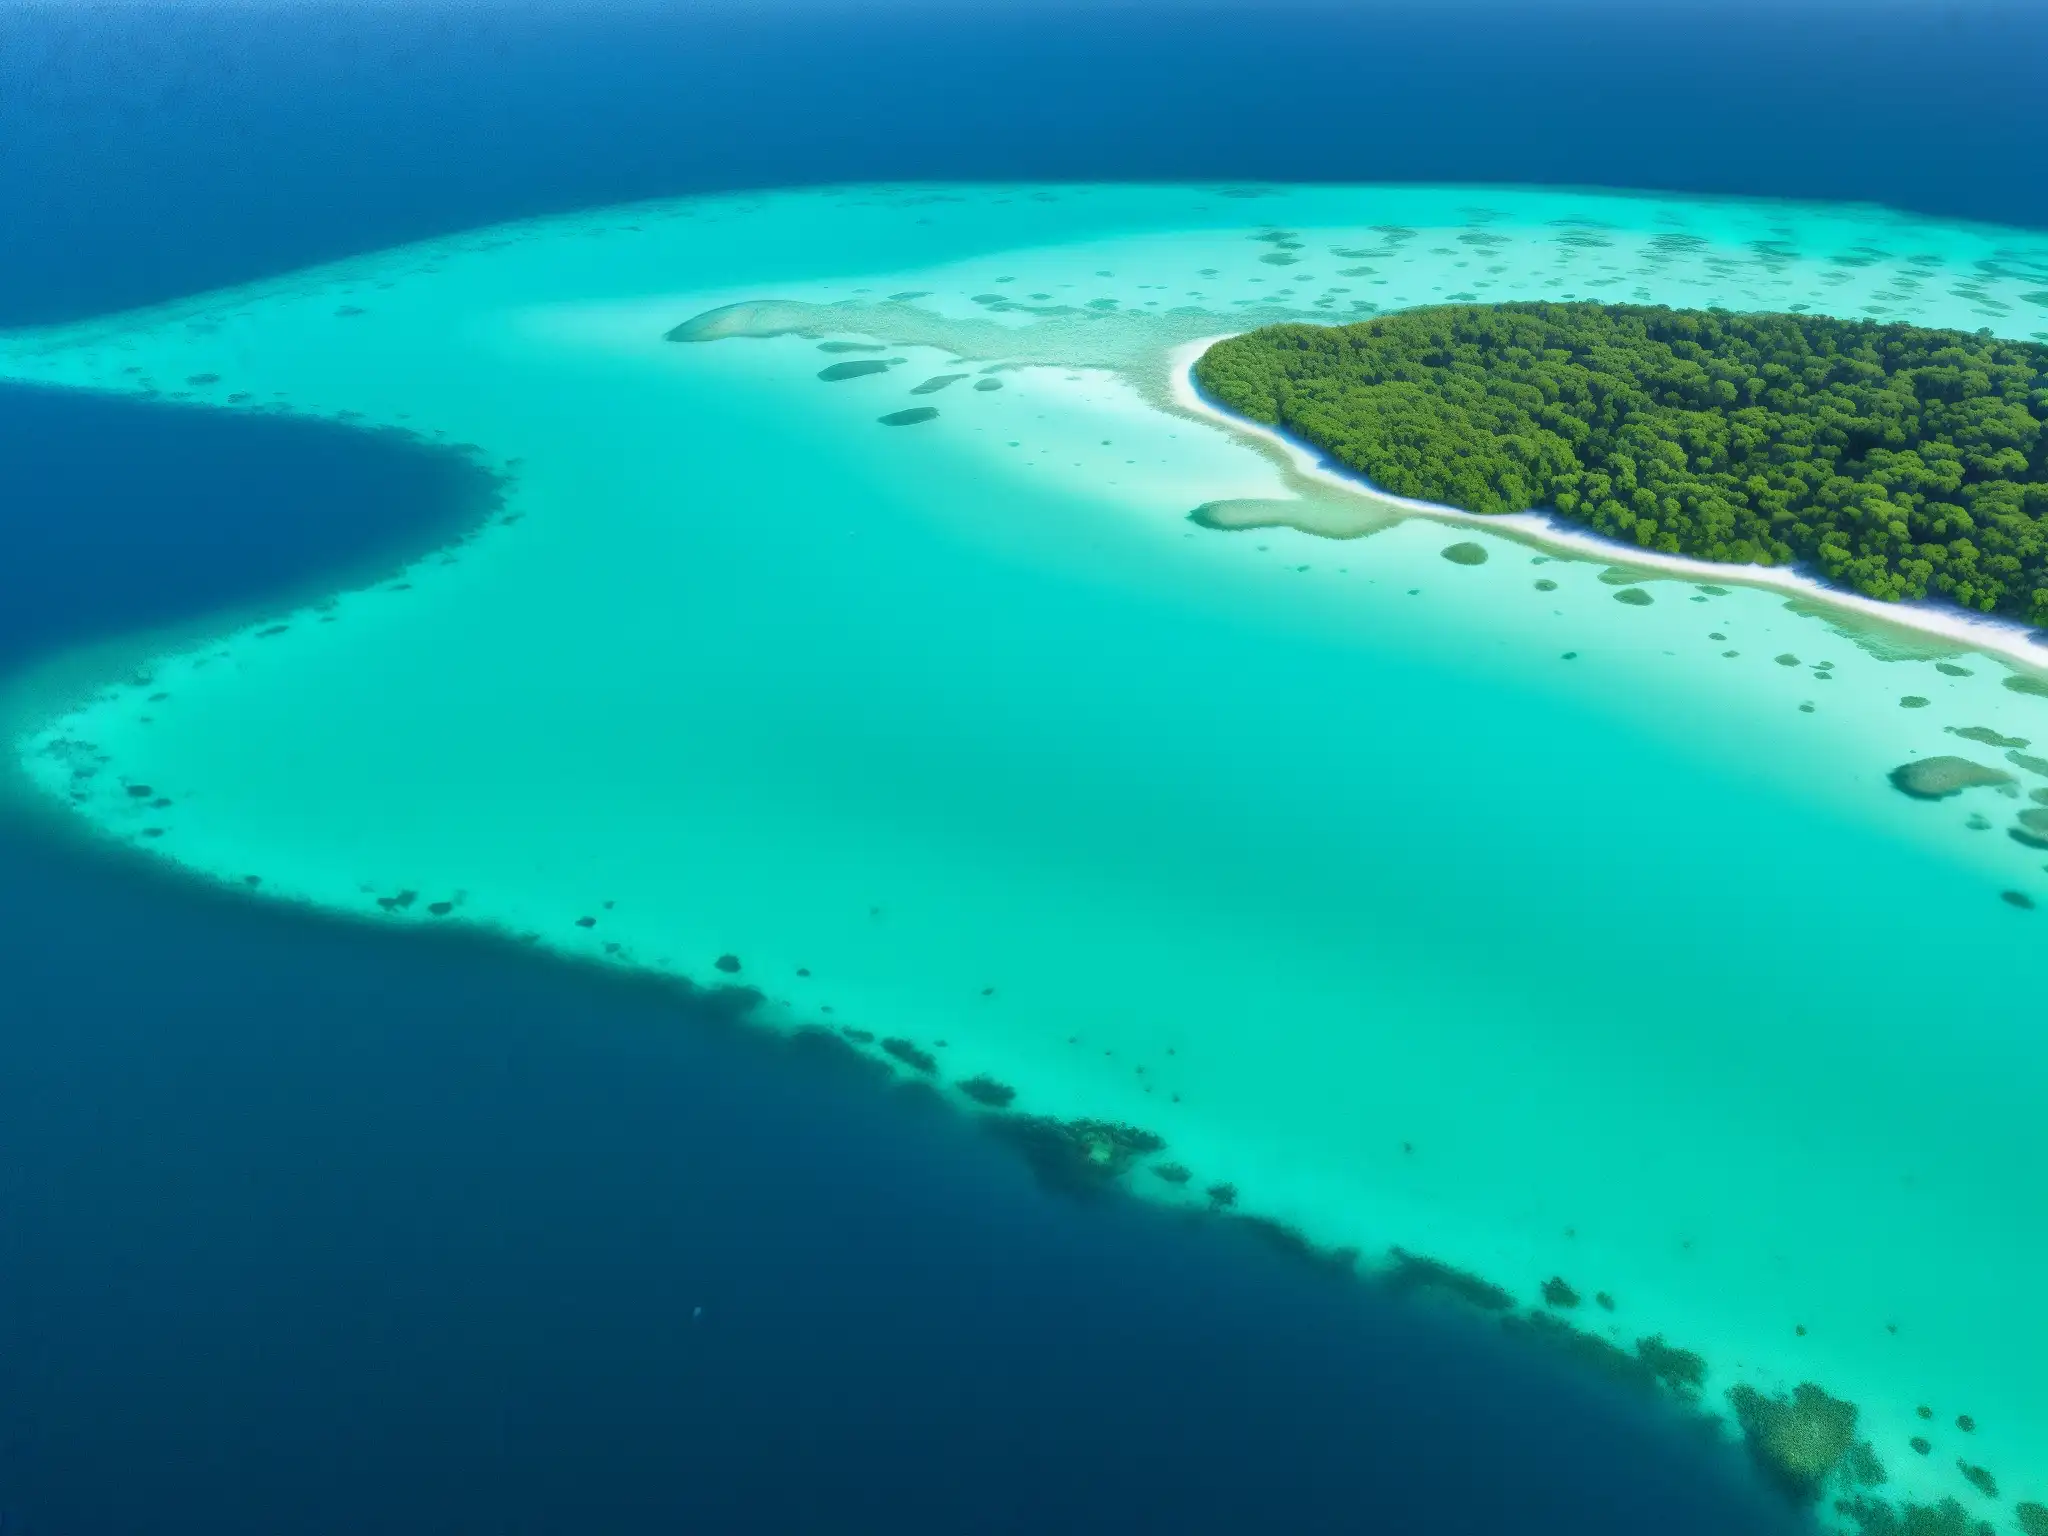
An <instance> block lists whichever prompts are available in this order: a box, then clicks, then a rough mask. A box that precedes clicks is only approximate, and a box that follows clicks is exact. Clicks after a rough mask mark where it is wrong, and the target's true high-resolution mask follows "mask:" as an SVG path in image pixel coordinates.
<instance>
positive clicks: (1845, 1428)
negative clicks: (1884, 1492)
mask: <svg viewBox="0 0 2048 1536" xmlns="http://www.w3.org/2000/svg"><path fill="white" fill-rule="evenodd" d="M1728 1401H1729V1403H1730V1404H1731V1405H1732V1406H1733V1407H1734V1409H1735V1419H1736V1422H1737V1423H1738V1424H1740V1425H1741V1426H1742V1435H1743V1439H1744V1441H1745V1443H1746V1444H1747V1445H1748V1447H1749V1452H1750V1455H1751V1456H1752V1457H1754V1458H1755V1460H1756V1463H1757V1465H1758V1466H1759V1467H1760V1468H1761V1469H1762V1470H1763V1472H1764V1474H1765V1475H1766V1476H1767V1477H1769V1478H1770V1479H1771V1480H1772V1481H1773V1482H1774V1483H1776V1484H1777V1485H1778V1486H1780V1487H1782V1488H1783V1489H1784V1490H1785V1491H1786V1492H1787V1493H1789V1494H1791V1495H1792V1496H1793V1497H1795V1498H1797V1499H1800V1500H1802V1501H1805V1500H1812V1499H1816V1498H1818V1497H1819V1496H1820V1493H1821V1490H1822V1488H1823V1487H1824V1486H1825V1485H1826V1483H1827V1480H1828V1478H1829V1477H1830V1476H1831V1475H1832V1474H1833V1473H1834V1471H1835V1469H1836V1468H1837V1467H1839V1466H1840V1465H1841V1464H1842V1461H1843V1459H1844V1458H1845V1457H1847V1456H1848V1454H1849V1448H1850V1447H1851V1446H1852V1445H1854V1444H1855V1443H1856V1405H1855V1404H1854V1403H1848V1402H1844V1401H1843V1400H1842V1399H1840V1398H1838V1397H1830V1396H1829V1395H1828V1394H1827V1393H1826V1392H1824V1391H1823V1390H1821V1388H1819V1387H1817V1386H1815V1385H1814V1384H1813V1383H1812V1382H1810V1381H1807V1382H1801V1383H1800V1384H1799V1385H1798V1386H1797V1387H1795V1388H1794V1389H1793V1391H1792V1395H1791V1396H1790V1397H1784V1396H1778V1397H1765V1396H1764V1395H1763V1394H1762V1393H1761V1392H1759V1391H1757V1390H1756V1389H1755V1388H1754V1387H1750V1386H1739V1387H1736V1388H1734V1389H1733V1390H1731V1391H1730V1392H1729V1394H1728Z"/></svg>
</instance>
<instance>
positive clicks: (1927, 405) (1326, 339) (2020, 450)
mask: <svg viewBox="0 0 2048 1536" xmlns="http://www.w3.org/2000/svg"><path fill="white" fill-rule="evenodd" d="M1194 376H1195V381H1196V383H1197V384H1198V385H1199V386H1200V387H1201V389H1202V390H1203V392H1204V393H1205V394H1207V395H1208V396H1209V397H1210V398H1212V399H1213V400H1215V401H1216V402H1217V403H1218V404H1220V405H1222V406H1224V407H1226V408H1228V409H1229V410H1232V411H1234V412H1236V413H1238V414H1239V415H1242V416H1245V417H1247V418H1249V419H1251V420H1253V421H1256V422H1260V423H1262V424H1264V425H1266V426H1272V427H1277V428H1280V429H1281V430H1283V431H1285V432H1288V433H1289V434H1291V435H1293V436H1295V437H1298V438H1300V439H1302V440H1304V441H1306V442H1308V443H1311V444H1313V445H1314V446H1316V447H1318V448H1320V449H1322V450H1323V451H1325V452H1327V453H1328V454H1330V455H1331V456H1332V457H1333V458H1335V459H1336V460H1338V461H1339V462H1340V463H1342V464H1344V465H1346V466H1348V467H1349V468H1351V469H1354V470H1356V471H1358V472H1359V473H1361V474H1363V475H1365V476H1366V477H1367V478H1368V479H1370V480H1372V481H1373V482H1374V483H1375V484H1377V485H1380V486H1382V487H1384V488H1385V489H1387V490H1389V491H1393V492H1395V493H1396V494H1399V495H1403V496H1412V497H1417V498H1420V499H1423V500H1428V501H1434V502H1440V503H1443V504H1445V505H1448V506H1454V507H1459V508H1462V509H1464V510H1466V511H1471V512H1489V513H1503V512H1519V511H1525V510H1530V509H1539V510H1552V511H1555V512H1556V513H1557V514H1559V515H1560V516H1562V517H1563V518H1565V519H1567V520H1568V521H1571V522H1574V523H1579V524H1583V525H1584V526H1586V527H1589V528H1592V529H1594V530H1596V531H1598V532H1600V533H1602V534H1605V535H1607V536H1609V537H1611V538H1616V539H1621V540H1625V541H1627V542H1630V543H1633V544H1636V545H1638V546H1640V547H1642V548H1644V549H1650V550H1657V551H1661V552H1664V553H1668V554H1678V555H1691V556H1696V557H1699V558H1702V559H1708V560H1719V561H1727V562H1730V563H1734V564H1759V565H1789V564H1802V565H1808V566H1811V567H1812V568H1813V569H1814V570H1815V572H1816V573H1817V574H1820V575H1822V576H1825V577H1826V578H1827V579H1829V580H1831V581H1834V582H1836V583H1838V584H1839V585H1842V586H1844V587H1847V588H1850V589H1852V590H1854V591H1857V592H1861V593H1864V594H1866V595H1868V596H1871V597H1877V598H1883V599H1890V600H1899V599H1909V598H1937V599H1946V600H1949V601H1953V602H1955V603H1957V604H1959V605H1961V606H1963V607H1965V608H1969V609H1973V610H1976V611H1979V612H1984V613H2000V614H2004V615H2007V616H2010V617H2013V618H2017V619H2021V620H2025V621H2027V622H2030V623H2034V624H2048V430H2044V428H2048V346H2043V345H2039V344H2036V343H2032V342H2018V341H2006V340H2002V339H1999V338H1996V337H1993V336H1991V335H1990V334H1988V333H1987V332H1981V331H1980V332H1975V333H1971V332H1966V331H1949V330H1933V329H1927V328H1924V327H1920V326H1912V325H1901V324H1879V323H1877V322H1875V321H1869V320H1842V319H1836V318H1833V317H1830V316H1825V315H1794V314H1734V313H1728V312H1725V311H1721V310H1679V309H1671V308H1668V307H1665V306H1662V305H1654V306H1653V305H1604V304H1594V303H1556V304H1552V303H1517V304H1455V305H1442V306H1432V307H1430V308H1426V309H1417V310H1408V311H1404V312H1401V313H1398V314H1392V315H1384V316H1380V317H1377V318H1375V319H1371V320H1366V321H1362V322H1359V323H1357V324H1354V325H1345V326H1317V325H1306V324H1284V325H1274V326H1267V327H1265V328H1263V329H1260V330H1256V331H1250V332H1247V333H1246V334H1244V335H1242V336H1236V337H1232V338H1230V339H1228V340H1226V341H1221V342H1218V343H1216V344H1215V345H1214V346H1212V347H1210V348H1209V350H1208V351H1207V352H1205V353H1204V354H1203V355H1202V357H1201V358H1200V359H1199V360H1198V361H1197V362H1196V364H1195V371H1194Z"/></svg>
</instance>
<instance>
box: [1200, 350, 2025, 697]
mask: <svg viewBox="0 0 2048 1536" xmlns="http://www.w3.org/2000/svg"><path fill="white" fill-rule="evenodd" d="M1243 334H1244V333H1243V332H1241V331H1231V332H1226V333H1224V334H1221V335H1216V336H1208V337H1204V338H1202V339H1201V340H1199V341H1191V342H1188V343H1186V344H1184V345H1182V346H1179V347H1176V348H1174V349H1173V350H1172V351H1171V352H1169V353H1168V354H1167V387H1168V391H1169V393H1170V394H1171V396H1172V399H1173V403H1174V404H1175V405H1176V406H1179V407H1181V408H1182V409H1184V410H1188V411H1193V412H1195V413H1196V414H1198V415H1200V416H1201V417H1203V418H1204V419H1206V420H1209V421H1213V422H1216V423H1218V424H1219V425H1221V426H1224V427H1227V428H1229V429H1230V430H1232V431H1234V432H1239V433H1243V434H1245V435H1247V436H1251V437H1256V438H1258V439H1261V440H1262V441H1265V442H1268V443H1271V444H1272V445H1273V446H1275V447H1277V448H1279V449H1280V450H1281V451H1282V452H1284V453H1285V454H1286V455H1287V457H1288V461H1289V462H1290V463H1291V464H1292V465H1293V466H1294V468H1295V469H1296V470H1297V471H1299V472H1300V473H1301V474H1303V475H1305V476H1307V477H1308V478H1309V479H1311V480H1314V481H1316V482H1317V483H1318V484H1321V485H1327V486H1331V487H1333V488H1335V489H1338V490H1342V491H1348V492H1350V493H1351V494H1352V495H1355V496H1358V497H1361V498H1363V499H1366V500H1370V501H1374V502H1378V503H1380V504H1381V505H1383V506H1385V507H1388V508H1390V509H1392V510H1394V511H1397V512H1401V513H1404V514H1408V515H1412V516H1420V517H1428V518H1433V519H1435V520H1437V521H1438V522H1446V523H1456V524H1459V525H1461V526H1464V527H1474V528H1511V529H1513V530H1514V531H1515V532H1517V533H1521V534H1524V535H1526V536H1528V537H1529V538H1530V539H1532V540H1534V541H1535V542H1537V543H1540V544H1543V545H1546V546H1549V547H1551V548H1554V549H1558V550H1562V551H1567V552H1569V553H1571V554H1575V555H1589V556H1594V557H1597V558H1599V559H1603V560H1606V561H1608V562H1610V563H1611V564H1615V565H1632V566H1640V567H1642V568H1644V569H1646V570H1653V571H1660V572H1663V573H1666V574H1669V575H1672V576H1685V577H1691V578H1695V579H1699V580H1705V581H1711V582H1716V583H1721V582H1725V583H1727V584H1729V585H1731V586H1738V585H1739V586H1749V587H1763V588H1768V589H1769V590H1771V591H1774V592H1782V593H1784V594H1785V595H1786V596H1788V597H1798V598H1806V599H1810V600H1812V601H1814V602H1816V603H1820V604H1823V605H1825V606H1827V607H1830V608H1837V609H1840V610H1842V611H1843V612H1844V613H1845V614H1849V615H1854V616H1855V617H1856V618H1859V619H1873V620H1876V621H1878V622H1880V623H1886V624H1891V625H1895V626H1896V627H1898V628H1900V629H1904V630H1909V631H1911V632H1913V633H1914V634H1916V635H1922V636H1928V637H1931V638H1933V639H1936V640H1940V641H1944V642H1947V643H1949V644H1953V645H1956V646H1959V647H1962V648H1964V649H1968V650H1973V651H1979V652H1982V653H1983V654H1985V655H1988V656H1995V657H1998V658H1999V659H2000V660H2003V661H2007V662H2012V663H2017V664H2018V665H2020V666H2022V667H2026V668H2028V669H2031V670H2032V671H2035V672H2038V673H2043V674H2048V639H2036V638H2034V636H2035V633H2036V632H2035V631H2034V630H2032V629H2030V628H2028V627H2027V626H2026V625H2023V624H2020V623H2019V622H2017V621H2016V620H2012V619H2001V618H1994V617H1992V616H1990V615H1988V614H1987V615H1984V616H1982V617H1976V616H1973V615H1971V614H1969V613H1967V612H1966V611H1964V610H1963V609H1961V608H1953V607H1940V606H1936V605H1934V604H1930V603H1919V602H1915V603H1893V602H1886V601H1885V600H1883V599H1882V598H1875V597H1865V596H1863V595H1862V594H1861V593H1857V592H1845V591H1843V590H1842V589H1841V588H1840V587H1834V586H1830V585H1828V584H1827V583H1826V582H1823V581H1820V580H1818V579H1817V578H1815V577H1812V576H1807V575H1803V574H1801V573H1799V572H1798V571H1794V570H1791V569H1788V568H1786V567H1783V566H1766V565H1727V564H1724V563H1721V562H1719V561H1714V560H1700V559H1696V558H1694V557H1693V556H1690V555H1667V554H1664V553H1662V552H1660V551H1657V550H1648V549H1639V548H1637V547H1635V546H1633V545H1628V544H1623V543H1620V542H1619V541H1617V540H1614V539H1609V538H1607V537H1605V536H1604V535H1602V534H1598V533H1594V532H1592V531H1590V530H1588V529H1583V528H1579V527H1576V526H1575V525H1573V524H1570V523H1566V522H1564V521H1563V520H1562V519H1561V518H1559V517H1557V516H1556V515H1555V514H1552V513H1544V512H1505V513H1498V512H1467V511H1465V510H1464V509H1462V508H1460V507H1450V506H1444V505H1442V504H1440V503H1438V502H1433V501H1422V500H1419V499H1417V498H1415V497H1412V496H1397V495H1395V494H1394V493H1393V492H1392V491H1387V490H1382V489H1381V488H1380V487H1378V486H1376V485H1374V484H1373V483H1372V482H1371V481H1370V480H1367V479H1366V478H1365V477H1364V476H1363V475H1361V474H1359V473H1357V472H1356V471H1355V470H1351V469H1346V468H1344V467H1343V466H1341V465H1339V464H1337V463H1336V462H1335V461H1334V460H1333V459H1331V458H1330V457H1329V456H1328V455H1327V454H1325V453H1323V452H1322V451H1321V450H1320V449H1318V448H1315V447H1312V446H1311V445H1309V444H1308V443H1305V442H1303V441H1301V440H1300V439H1299V438H1295V437H1290V436H1289V435H1288V434H1287V433H1285V432H1282V431H1281V430H1279V429H1278V428H1277V427H1268V426H1263V425H1261V424H1260V423H1258V422H1255V421H1247V420H1246V419H1245V418H1243V417H1242V416H1238V415H1234V414H1233V413H1231V412H1229V411H1226V410H1224V409H1223V408H1222V407H1221V406H1219V405H1216V404H1215V403H1214V402H1212V401H1211V400H1209V399H1208V398H1207V397H1206V396H1205V395H1203V393H1202V392H1201V390H1200V389H1199V388H1198V387H1197V386H1196V384H1195V377H1194V368H1195V363H1196V362H1197V361H1198V360H1199V359H1200V358H1201V356H1202V354H1203V353H1204V352H1206V351H1208V349H1209V348H1210V347H1212V346H1214V345H1216V343H1218V342H1219V341H1228V340H1229V339H1230V338H1231V337H1232V336H1238V335H1243ZM1286 526H1289V527H1294V528H1296V530H1297V531H1298V532H1301V533H1306V534H1309V535H1310V536H1311V537H1313V538H1330V537H1332V536H1333V535H1330V534H1327V533H1318V532H1316V531H1315V530H1313V529H1310V528H1304V527H1301V526H1300V525H1298V524H1292V523H1290V524H1287V525H1286Z"/></svg>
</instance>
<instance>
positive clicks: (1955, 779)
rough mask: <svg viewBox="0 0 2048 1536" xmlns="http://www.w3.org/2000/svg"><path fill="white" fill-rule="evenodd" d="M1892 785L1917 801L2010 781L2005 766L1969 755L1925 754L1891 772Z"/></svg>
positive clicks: (1942, 797) (1936, 798) (1935, 798)
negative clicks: (1992, 765)
mask: <svg viewBox="0 0 2048 1536" xmlns="http://www.w3.org/2000/svg"><path fill="white" fill-rule="evenodd" d="M1890 777H1891V781H1892V788H1894V789H1896V790H1897V791H1898V792H1899V793H1900V794H1902V795H1911V796H1912V797H1913V798H1914V799H1915V800H1944V799H1946V798H1947V797H1948V796H1950V795H1957V794H1961V793H1962V792H1963V791H1964V790H1966V789H1975V788H1977V787H1978V786H1979V785H1985V784H2010V783H2011V782H2012V775H2011V774H2009V773H2007V772H2006V771H2005V770H2004V769H2002V768H1987V767H1985V766H1984V765H1983V764H1982V763H1973V762H1971V761H1970V760H1969V759H1968V758H1967V757H1922V758H1917V759H1915V760H1914V761H1912V762H1910V763H1901V764H1899V766H1898V767H1896V768H1894V769H1893V770H1892V771H1891V775H1890Z"/></svg>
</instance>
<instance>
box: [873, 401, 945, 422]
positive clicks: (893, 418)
mask: <svg viewBox="0 0 2048 1536" xmlns="http://www.w3.org/2000/svg"><path fill="white" fill-rule="evenodd" d="M938 414H939V408H938V407H937V406H936V405H913V406H912V407H911V408H910V409H909V410H907V411H891V412H889V414H888V415H886V416H877V417H876V418H875V420H877V421H879V422H880V423H881V424H882V425H883V426H885V427H914V426H916V425H917V424H918V423H919V422H921V421H930V420H931V419H932V418H933V417H934V416H936V415H938Z"/></svg>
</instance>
